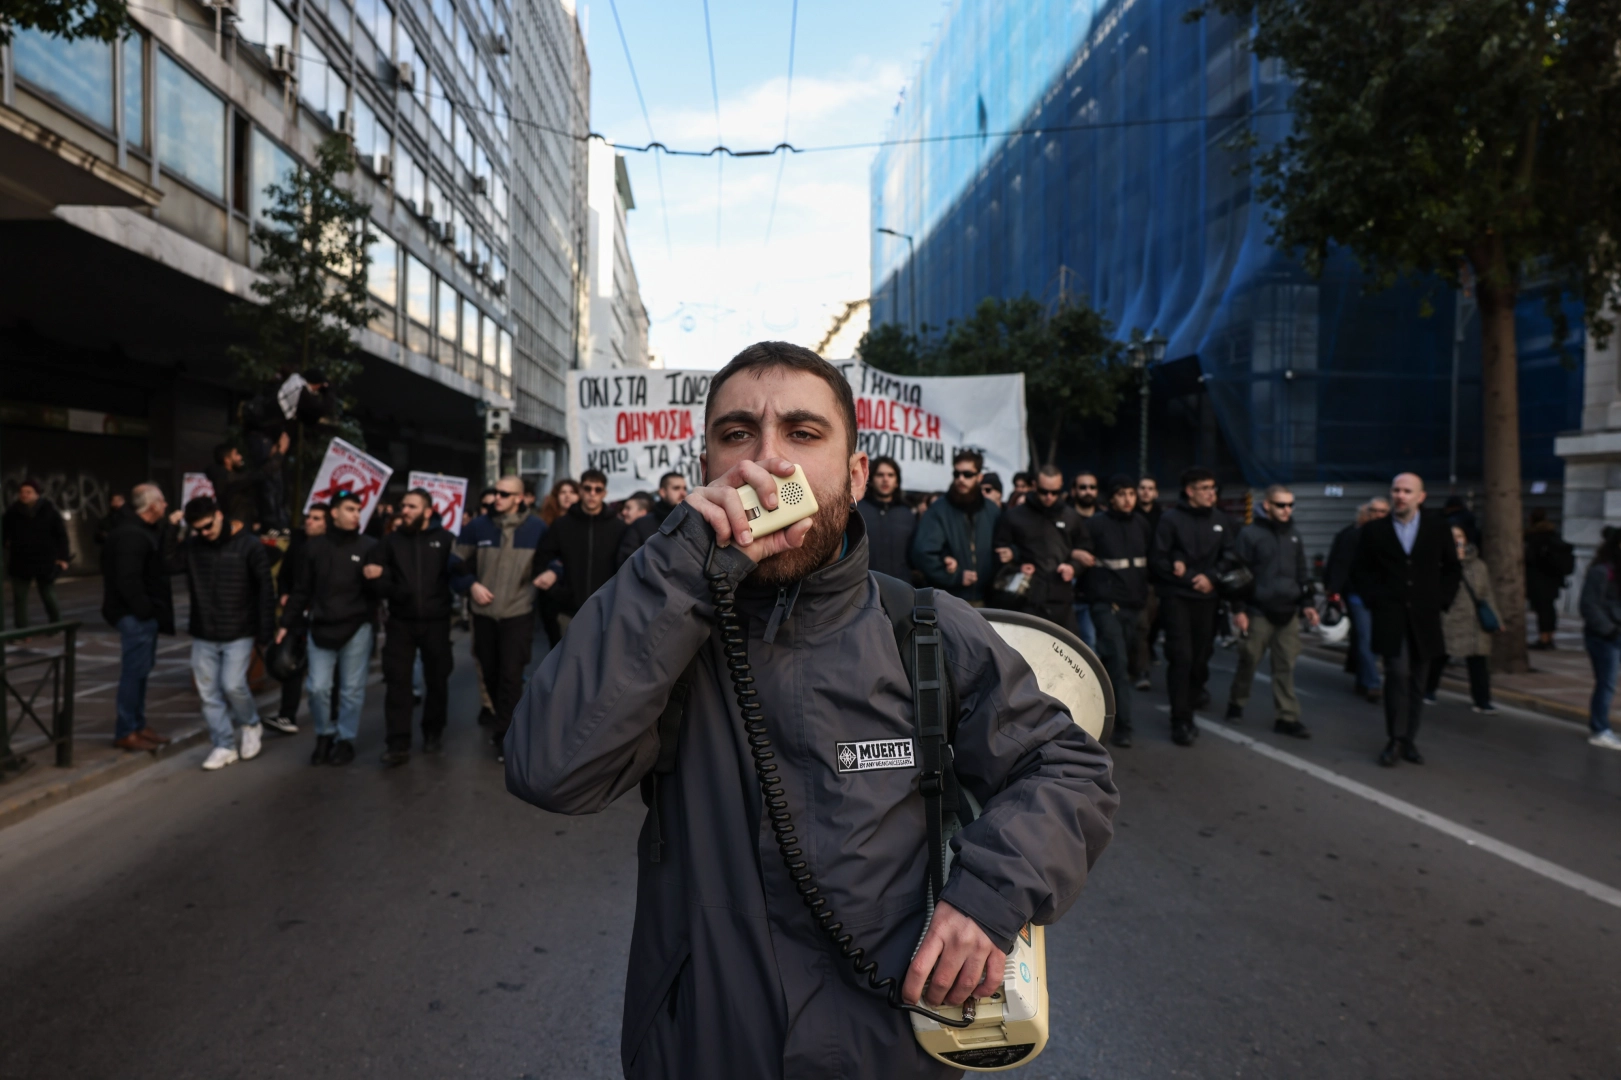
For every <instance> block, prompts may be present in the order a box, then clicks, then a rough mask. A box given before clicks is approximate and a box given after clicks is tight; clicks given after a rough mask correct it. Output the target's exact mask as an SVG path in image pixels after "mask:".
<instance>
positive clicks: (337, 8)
mask: <svg viewBox="0 0 1621 1080" xmlns="http://www.w3.org/2000/svg"><path fill="white" fill-rule="evenodd" d="M326 17H327V20H328V21H329V22H331V23H332V29H334V30H336V31H337V32H338V36H339V37H340V38H342V39H343V40H344V42H345V43H346V44H347V43H348V41H349V18H350V15H349V5H348V4H346V3H344V2H343V0H328V3H327V6H326Z"/></svg>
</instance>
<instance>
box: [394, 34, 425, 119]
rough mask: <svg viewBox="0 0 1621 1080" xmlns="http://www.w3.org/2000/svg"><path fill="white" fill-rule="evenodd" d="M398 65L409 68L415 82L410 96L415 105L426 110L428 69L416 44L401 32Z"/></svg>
mask: <svg viewBox="0 0 1621 1080" xmlns="http://www.w3.org/2000/svg"><path fill="white" fill-rule="evenodd" d="M400 64H401V65H402V66H403V65H406V64H409V65H410V66H411V74H412V77H413V78H414V80H415V81H414V83H413V84H412V87H411V92H410V96H411V97H414V98H415V99H416V102H417V104H418V105H420V106H422V108H423V109H427V107H428V69H427V66H426V65H424V64H423V62H422V53H421V52H419V51H418V50H417V45H416V42H415V41H413V40H411V35H410V34H407V33H405V32H404V31H403V30H402V31H401V32H400Z"/></svg>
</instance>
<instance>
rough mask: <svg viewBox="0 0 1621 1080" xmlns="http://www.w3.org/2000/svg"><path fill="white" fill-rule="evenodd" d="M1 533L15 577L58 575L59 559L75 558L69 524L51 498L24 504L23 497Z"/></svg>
mask: <svg viewBox="0 0 1621 1080" xmlns="http://www.w3.org/2000/svg"><path fill="white" fill-rule="evenodd" d="M0 532H3V533H4V539H5V544H6V575H7V576H8V577H10V578H13V579H15V580H19V581H20V580H23V579H25V578H41V577H42V578H54V577H56V575H57V566H56V563H57V560H58V559H60V560H61V561H62V562H69V561H71V560H72V558H73V550H72V549H71V548H70V547H69V546H68V529H67V525H66V523H64V522H63V521H62V514H61V512H60V511H58V510H57V509H56V507H55V505H53V504H52V502H51V500H49V499H45V498H40V499H35V500H34V505H33V506H24V505H23V504H22V500H21V499H19V500H17V501H16V502H14V503H12V504H11V505H10V506H9V507H7V508H6V513H5V518H4V524H3V525H0Z"/></svg>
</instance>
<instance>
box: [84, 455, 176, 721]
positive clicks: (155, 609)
mask: <svg viewBox="0 0 1621 1080" xmlns="http://www.w3.org/2000/svg"><path fill="white" fill-rule="evenodd" d="M130 508H131V510H132V511H133V512H132V513H131V514H130V516H129V517H127V518H125V519H124V521H123V522H122V523H121V524H119V526H118V527H117V528H115V529H114V530H113V531H112V533H111V535H109V536H108V537H107V543H106V544H105V545H103V546H102V549H101V575H102V599H101V617H102V618H104V619H106V620H107V624H108V625H109V626H116V627H117V628H118V644H119V665H118V698H117V715H118V720H117V726H116V728H115V729H114V733H113V745H114V746H116V747H118V748H119V749H120V750H156V749H157V748H158V747H160V746H162V745H163V744H164V743H166V742H168V741H169V738H168V736H166V735H160V734H159V733H158V732H156V731H154V730H153V729H152V728H151V727H150V726H148V725H147V722H146V679H147V676H148V675H150V674H152V667H153V665H154V664H156V663H157V658H158V635H159V634H172V633H174V592H173V590H172V589H171V587H170V581H169V566H170V564H171V563H172V562H173V561H174V551H175V547H176V545H177V543H178V542H179V534H178V531H177V528H176V526H178V525H179V524H180V511H178V510H176V511H175V512H174V513H173V514H170V513H169V503H168V500H166V499H165V498H164V497H163V491H162V489H161V488H159V487H158V486H157V485H156V484H137V485H136V486H135V489H134V490H133V491H131V492H130ZM166 517H167V521H166V520H165V518H166Z"/></svg>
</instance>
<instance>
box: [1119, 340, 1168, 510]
mask: <svg viewBox="0 0 1621 1080" xmlns="http://www.w3.org/2000/svg"><path fill="white" fill-rule="evenodd" d="M1165 344H1166V342H1165V338H1164V336H1163V335H1162V334H1160V332H1159V331H1158V330H1155V331H1154V332H1153V333H1151V334H1149V335H1148V336H1147V337H1146V338H1137V339H1135V340H1133V341H1132V342H1131V344H1129V345H1127V346H1126V355H1127V356H1129V357H1130V358H1131V366H1132V367H1134V368H1136V369H1137V401H1138V408H1139V410H1140V411H1139V413H1138V418H1137V478H1138V479H1139V480H1141V479H1142V478H1143V477H1145V476H1147V475H1148V384H1149V380H1150V378H1151V376H1150V374H1149V369H1150V367H1152V366H1153V365H1154V364H1158V363H1160V362H1161V361H1162V360H1164V359H1165Z"/></svg>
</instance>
